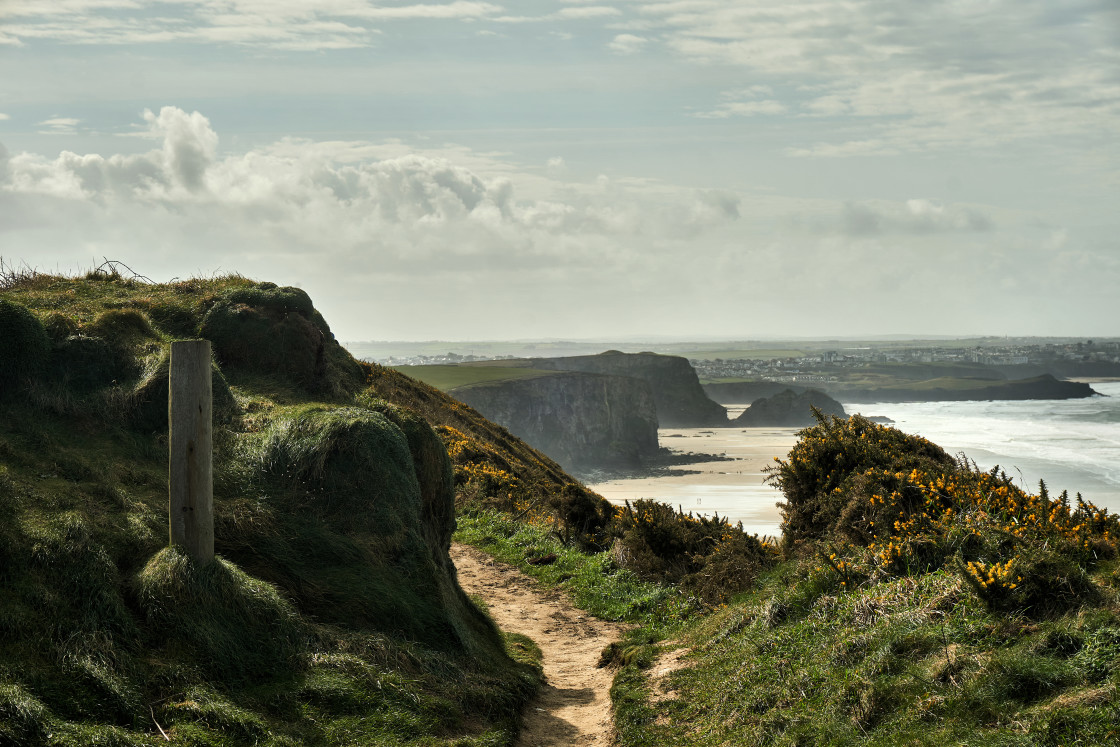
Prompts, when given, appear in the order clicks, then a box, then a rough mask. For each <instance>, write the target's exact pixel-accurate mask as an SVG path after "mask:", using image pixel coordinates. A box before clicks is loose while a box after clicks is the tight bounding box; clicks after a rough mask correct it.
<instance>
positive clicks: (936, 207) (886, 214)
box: [791, 198, 995, 238]
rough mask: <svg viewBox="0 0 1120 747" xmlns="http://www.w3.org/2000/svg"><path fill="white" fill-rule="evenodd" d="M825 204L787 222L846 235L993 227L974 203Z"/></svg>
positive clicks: (979, 230) (984, 230)
mask: <svg viewBox="0 0 1120 747" xmlns="http://www.w3.org/2000/svg"><path fill="white" fill-rule="evenodd" d="M825 207H826V211H825V213H824V214H818V215H814V216H805V215H795V216H793V217H792V219H791V222H792V224H793V225H795V226H798V227H800V228H805V229H808V230H809V231H811V232H813V233H817V234H821V235H828V236H837V235H839V236H845V237H849V238H866V237H878V236H927V235H935V234H948V233H958V234H970V233H971V234H981V233H987V232H990V231H993V230H994V229H995V222H994V221H993V219H992V218H991V216H990V215H988V214H987V213H986V212H985V211H983V210H981V209H980V208H978V207H975V206H971V205H953V204H943V203H940V202H936V201H934V200H929V199H924V198H915V199H909V200H904V201H887V200H874V201H861V202H856V201H846V202H843V203H840V204H839V205H836V206H825ZM827 208H831V209H827Z"/></svg>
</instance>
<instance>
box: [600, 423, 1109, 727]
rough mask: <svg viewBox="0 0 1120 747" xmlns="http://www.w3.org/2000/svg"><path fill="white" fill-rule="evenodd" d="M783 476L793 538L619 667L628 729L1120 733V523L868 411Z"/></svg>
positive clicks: (808, 450) (777, 471) (808, 442)
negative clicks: (654, 670)
mask: <svg viewBox="0 0 1120 747" xmlns="http://www.w3.org/2000/svg"><path fill="white" fill-rule="evenodd" d="M772 478H773V479H774V481H775V482H776V483H777V484H778V486H779V487H781V488H782V490H783V492H784V494H785V497H786V500H785V503H784V507H783V518H784V521H783V556H784V560H783V561H782V562H780V563H777V564H775V565H774V566H773V567H772V568H771V569H769V570H768V571H766V572H765V573H764V574H762V575H761V576H760V580H759V583H758V584H756V585H755V586H754V588H753V589H751V590H750V591H749V592H747V593H745V594H743V595H741V596H739V597H738V598H736V599H735V600H733V601H732V602H731V603H730V604H728V605H727V606H726V607H724V608H722V609H720V610H718V611H716V612H715V614H713V615H711V616H709V617H707V618H706V619H703V620H701V621H698V622H695V623H694V624H692V625H690V626H688V628H687V629H685V630H683V631H681V632H679V633H678V634H677V636H676V639H677V643H676V644H674V645H681V644H684V645H686V646H688V647H689V648H690V652H689V654H688V655H687V656H686V657H685V658H684V660H683V663H684V664H685V666H684V667H683V668H681V669H679V670H678V671H676V672H675V673H673V674H672V675H670V676H669V677H668V679H667V681H666V682H664V683H662V684H661V685H660V689H661V691H668V692H670V693H671V694H672V695H671V697H669V698H667V699H664V700H662V702H660V703H659V704H658V706H657V708H656V710H654V709H653V708H652V707H651V705H650V702H649V700H648V695H649V690H648V688H649V686H650V685H649V678H648V676H647V674H646V673H643V672H642V671H640V670H639V669H638V668H636V667H630V668H629V669H628V670H624V672H623V673H622V674H621V675H620V683H621V684H620V685H619V687H618V692H617V693H616V703H617V704H618V705H619V706H620V713H621V714H622V721H623V730H624V733H625V734H626V739H625V740H624V742H625V743H626V744H658V745H689V746H692V745H720V744H728V743H733V744H776V745H777V744H781V745H787V744H788V745H801V744H882V745H896V744H922V745H943V744H969V745H1043V744H1045V745H1068V744H1095V745H1099V744H1118V743H1120V726H1118V725H1120V688H1118V686H1120V593H1118V590H1120V570H1118V565H1117V555H1118V539H1120V522H1118V520H1117V517H1116V516H1113V515H1110V514H1108V512H1107V511H1102V510H1098V509H1097V508H1095V507H1094V506H1092V505H1091V504H1087V503H1084V502H1082V501H1081V499H1080V497H1079V496H1078V497H1076V498H1075V499H1070V498H1069V497H1068V496H1067V495H1065V494H1063V495H1061V496H1058V497H1054V496H1050V495H1049V494H1048V493H1047V491H1046V490H1045V487H1044V486H1040V490H1039V492H1038V493H1037V494H1030V493H1027V492H1025V491H1024V490H1022V489H1021V488H1020V487H1019V486H1017V485H1015V484H1014V483H1013V482H1012V481H1011V480H1010V479H1009V478H1008V477H1007V476H1006V475H1004V474H1002V473H1000V472H999V471H998V470H993V471H991V472H980V471H978V470H976V469H975V468H974V467H973V466H972V465H970V464H969V463H968V462H966V461H964V460H963V459H954V458H951V457H950V456H948V455H947V454H945V453H944V452H943V451H942V450H941V449H940V448H938V447H937V446H936V445H934V444H931V443H929V442H928V441H925V440H924V439H921V438H918V437H913V436H907V435H905V434H902V433H900V432H899V431H896V430H894V429H891V428H887V427H884V426H879V425H875V424H873V423H870V422H868V421H867V420H865V419H863V418H861V417H859V416H856V417H853V418H851V419H850V420H847V421H841V420H830V421H824V420H822V422H820V423H819V424H818V425H816V426H814V427H812V428H809V429H806V430H804V431H803V432H802V433H801V437H800V440H799V442H798V444H797V445H796V446H795V447H794V449H793V450H792V451H791V452H790V454H789V456H788V458H787V459H785V460H782V461H780V462H779V463H777V464H776V465H775V467H774V470H773V472H772Z"/></svg>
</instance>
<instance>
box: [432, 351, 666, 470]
mask: <svg viewBox="0 0 1120 747" xmlns="http://www.w3.org/2000/svg"><path fill="white" fill-rule="evenodd" d="M449 394H450V395H451V396H452V397H454V398H455V399H457V400H459V401H461V402H463V403H465V404H467V405H470V406H471V407H473V408H474V409H476V410H478V412H479V413H481V414H482V415H483V417H485V418H487V419H489V420H491V421H493V422H495V423H498V424H499V425H502V426H505V427H506V428H507V429H509V431H510V433H512V434H513V435H515V436H517V437H518V438H520V439H522V440H524V441H525V442H526V443H528V444H529V445H530V446H533V447H534V448H536V449H539V450H541V451H543V452H544V453H545V454H547V455H548V456H550V457H552V459H554V460H556V461H557V462H559V463H560V464H561V465H562V466H563V467H565V468H567V469H579V468H591V467H604V466H625V465H634V464H637V463H639V462H640V460H641V459H642V458H643V457H647V456H652V455H654V454H656V453H657V410H656V408H655V405H654V397H653V395H652V393H651V392H650V387H649V385H648V384H647V383H646V382H644V381H642V380H640V379H633V378H625V377H621V376H605V375H600V374H588V373H580V372H558V373H556V374H552V375H546V376H537V377H532V378H526V379H513V380H506V381H494V382H485V383H480V384H472V385H470V386H465V387H459V388H457V389H453V390H451V391H450V392H449Z"/></svg>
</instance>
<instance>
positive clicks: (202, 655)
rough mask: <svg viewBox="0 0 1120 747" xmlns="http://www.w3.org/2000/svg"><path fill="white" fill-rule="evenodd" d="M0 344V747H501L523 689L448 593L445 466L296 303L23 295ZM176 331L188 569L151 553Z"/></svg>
mask: <svg viewBox="0 0 1120 747" xmlns="http://www.w3.org/2000/svg"><path fill="white" fill-rule="evenodd" d="M0 323H2V324H3V325H4V330H5V334H4V335H3V336H2V340H3V344H5V345H7V346H9V347H10V348H11V350H10V351H7V350H6V351H5V355H4V356H2V362H3V364H4V366H5V367H4V368H3V370H2V371H0V375H2V376H4V377H6V378H5V386H3V388H2V391H3V392H4V402H3V407H0V745H8V744H12V745H40V744H41V745H47V744H58V745H72V744H108V745H133V744H135V745H141V744H143V745H150V744H156V743H163V742H164V734H166V735H167V736H169V737H170V738H171V740H172V741H173V742H182V743H186V744H192V745H248V744H253V745H297V744H298V745H304V744H309V745H342V744H425V745H438V744H456V745H484V744H485V745H498V744H508V743H510V742H511V740H512V739H513V736H514V735H515V734H516V723H517V718H518V714H519V712H520V708H521V706H522V704H523V703H524V702H525V700H526V699H527V698H528V697H529V696H530V695H531V693H532V692H533V691H534V689H535V687H536V685H537V683H538V678H539V669H538V668H537V667H536V665H535V664H534V663H533V662H531V661H527V660H524V652H525V651H526V650H528V649H527V648H526V647H523V646H520V645H512V646H508V647H507V644H506V641H505V640H504V639H503V637H502V636H501V634H500V633H499V632H498V631H497V629H496V628H495V627H494V626H493V624H492V623H491V622H490V620H489V619H488V618H487V617H486V616H485V615H484V614H483V613H482V612H481V611H479V610H478V609H477V608H476V607H475V606H474V605H473V604H472V603H471V601H470V600H469V599H468V598H467V597H466V596H465V595H464V594H463V592H462V590H461V589H460V588H459V586H458V584H457V583H456V581H455V577H454V572H453V567H452V565H451V562H450V559H449V557H448V553H447V550H448V547H449V544H450V537H451V533H452V532H453V531H454V528H455V509H454V507H455V496H454V489H455V476H454V472H453V468H452V464H451V462H450V460H449V458H448V455H447V451H446V448H445V447H444V445H443V443H442V441H441V439H440V437H439V436H438V435H437V434H436V432H435V431H434V430H433V429H432V427H431V426H430V425H429V424H428V422H427V420H426V419H425V418H424V417H423V416H422V414H418V413H417V412H415V411H412V410H409V409H407V408H406V407H402V406H399V405H396V404H392V403H389V402H386V401H384V400H383V399H382V398H380V397H378V396H376V394H375V393H373V392H370V391H368V390H367V387H366V383H365V382H366V380H367V378H368V377H369V376H370V374H371V373H372V369H370V368H369V367H366V366H364V365H363V364H360V363H358V362H357V361H354V360H353V359H352V358H350V357H349V355H347V354H346V353H345V351H344V350H342V348H341V347H339V346H338V345H337V343H335V342H334V340H333V338H332V337H331V335H330V330H329V328H328V327H327V325H326V323H325V322H324V321H323V320H322V317H321V316H319V314H318V313H317V312H316V311H315V310H314V309H313V308H312V306H311V302H310V299H308V298H307V296H306V294H304V293H303V292H302V291H298V290H297V289H291V288H277V287H276V286H274V285H271V284H267V283H264V284H258V283H253V282H251V281H249V280H246V279H244V278H240V277H229V278H213V279H209V280H191V281H186V282H182V283H174V284H167V285H159V284H152V283H147V282H140V281H138V280H135V279H129V278H125V277H122V276H120V275H118V274H116V273H112V272H108V273H107V272H94V273H91V274H90V275H89V276H87V277H84V278H62V277H54V276H44V275H34V274H28V275H24V276H22V277H9V278H6V279H5V282H4V284H3V286H2V287H0ZM199 334H203V335H209V336H210V337H211V339H212V342H213V343H214V347H215V352H216V362H215V365H214V368H213V383H214V393H215V416H216V417H215V421H216V427H215V485H214V500H215V548H216V551H217V553H218V558H217V559H216V560H215V561H214V562H213V563H211V564H208V565H206V566H205V567H196V566H195V565H194V564H193V563H192V562H191V561H190V560H189V559H188V558H187V557H185V556H184V555H182V554H181V553H180V552H179V551H178V550H176V549H175V548H168V547H166V545H167V534H168V529H167V492H168V490H167V466H166V465H167V462H166V448H167V444H166V428H167V399H166V398H167V376H168V351H169V347H170V343H171V342H172V341H173V340H175V339H182V338H190V337H195V336H198V335H199ZM262 361H263V363H262ZM401 386H402V391H406V390H407V388H408V387H407V384H406V383H405V382H402V385H401ZM511 443H512V442H511ZM522 448H524V447H522ZM512 657H516V659H517V660H515V658H512Z"/></svg>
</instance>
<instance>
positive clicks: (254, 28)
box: [0, 0, 502, 51]
mask: <svg viewBox="0 0 1120 747" xmlns="http://www.w3.org/2000/svg"><path fill="white" fill-rule="evenodd" d="M501 11H502V8H501V6H499V5H496V4H493V3H488V2H475V1H473V0H454V1H453V2H449V3H415V4H411V5H393V6H384V5H377V4H372V3H368V2H365V0H333V1H332V2H329V3H321V4H308V3H304V2H292V1H291V0H183V1H182V2H170V1H169V0H104V1H102V0H60V1H59V2H43V1H42V0H10V1H9V2H7V3H2V4H0V20H3V21H4V30H3V32H2V33H0V43H4V42H6V41H7V42H14V43H22V42H24V41H35V40H52V41H59V42H63V43H68V44H99V45H104V44H158V43H169V42H204V43H213V44H238V45H246V46H263V47H271V48H274V49H282V50H288V51H314V50H327V49H347V48H354V47H363V46H368V45H369V44H371V43H372V41H373V39H374V38H376V36H378V35H379V34H380V33H381V32H380V31H379V30H378V29H376V28H373V27H371V26H369V25H368V24H371V23H392V22H396V21H411V20H433V21H439V20H444V21H448V20H459V21H469V20H477V19H481V18H486V17H489V16H492V15H494V14H497V13H500V12H501Z"/></svg>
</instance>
